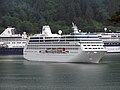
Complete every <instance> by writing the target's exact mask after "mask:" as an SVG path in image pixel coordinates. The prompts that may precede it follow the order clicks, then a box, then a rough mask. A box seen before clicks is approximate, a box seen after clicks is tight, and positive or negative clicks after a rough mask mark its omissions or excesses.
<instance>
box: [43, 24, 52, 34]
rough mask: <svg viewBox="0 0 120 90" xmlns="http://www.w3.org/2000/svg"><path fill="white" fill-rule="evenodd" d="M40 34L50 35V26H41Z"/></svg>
mask: <svg viewBox="0 0 120 90" xmlns="http://www.w3.org/2000/svg"><path fill="white" fill-rule="evenodd" d="M42 34H43V35H47V36H48V35H51V34H52V32H51V29H50V26H43V28H42Z"/></svg>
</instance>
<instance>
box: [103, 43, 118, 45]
mask: <svg viewBox="0 0 120 90" xmlns="http://www.w3.org/2000/svg"><path fill="white" fill-rule="evenodd" d="M104 44H105V45H120V43H104Z"/></svg>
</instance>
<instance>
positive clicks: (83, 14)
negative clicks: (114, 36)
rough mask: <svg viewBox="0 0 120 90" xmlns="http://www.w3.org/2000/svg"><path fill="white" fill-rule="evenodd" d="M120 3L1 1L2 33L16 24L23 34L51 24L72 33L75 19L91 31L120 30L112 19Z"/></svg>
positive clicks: (96, 0) (117, 0)
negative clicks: (110, 19) (105, 28)
mask: <svg viewBox="0 0 120 90" xmlns="http://www.w3.org/2000/svg"><path fill="white" fill-rule="evenodd" d="M119 5H120V0H0V32H2V31H3V30H4V29H5V28H6V27H8V26H12V27H15V28H16V29H17V31H18V32H19V33H22V32H23V31H26V32H27V33H39V32H40V31H41V28H42V26H43V25H50V27H51V29H52V32H54V33H57V31H58V30H59V29H61V30H62V31H63V33H69V32H71V30H72V29H71V27H72V24H71V23H72V22H74V23H76V25H77V26H78V28H79V29H81V30H82V31H87V32H100V31H101V32H102V31H104V30H103V28H104V27H107V28H108V29H110V30H112V31H120V25H118V24H117V25H116V24H114V23H111V22H110V21H109V20H108V19H109V18H110V17H111V16H112V15H113V14H114V13H115V12H117V10H119Z"/></svg>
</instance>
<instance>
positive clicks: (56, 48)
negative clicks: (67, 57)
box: [27, 47, 79, 50]
mask: <svg viewBox="0 0 120 90" xmlns="http://www.w3.org/2000/svg"><path fill="white" fill-rule="evenodd" d="M27 49H43V50H45V49H46V48H37V47H27ZM51 49H52V48H51ZM56 49H57V48H56ZM65 49H69V50H78V49H79V48H65Z"/></svg>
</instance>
